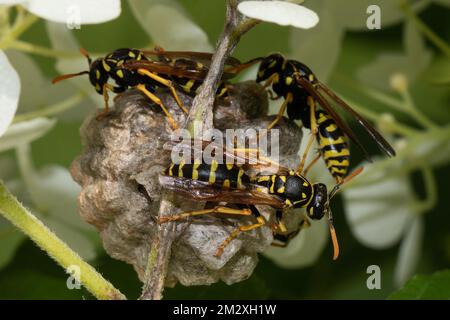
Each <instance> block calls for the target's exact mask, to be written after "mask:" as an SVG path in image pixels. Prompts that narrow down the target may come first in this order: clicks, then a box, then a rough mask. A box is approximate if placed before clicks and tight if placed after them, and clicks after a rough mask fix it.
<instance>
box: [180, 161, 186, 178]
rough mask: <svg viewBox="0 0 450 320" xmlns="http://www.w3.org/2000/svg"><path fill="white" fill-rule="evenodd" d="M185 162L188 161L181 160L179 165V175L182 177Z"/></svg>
mask: <svg viewBox="0 0 450 320" xmlns="http://www.w3.org/2000/svg"><path fill="white" fill-rule="evenodd" d="M185 163H186V162H185V161H184V160H181V161H180V165H179V167H178V177H180V178H183V167H184V165H185Z"/></svg>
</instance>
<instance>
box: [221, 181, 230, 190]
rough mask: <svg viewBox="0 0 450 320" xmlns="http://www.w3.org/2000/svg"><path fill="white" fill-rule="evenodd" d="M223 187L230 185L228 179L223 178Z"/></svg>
mask: <svg viewBox="0 0 450 320" xmlns="http://www.w3.org/2000/svg"><path fill="white" fill-rule="evenodd" d="M223 187H224V188H229V187H230V179H225V181H224V182H223Z"/></svg>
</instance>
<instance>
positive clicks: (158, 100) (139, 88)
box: [136, 84, 177, 130]
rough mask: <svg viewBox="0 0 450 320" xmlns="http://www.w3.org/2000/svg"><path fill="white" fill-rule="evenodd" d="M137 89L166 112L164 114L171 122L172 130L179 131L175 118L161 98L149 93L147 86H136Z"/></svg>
mask: <svg viewBox="0 0 450 320" xmlns="http://www.w3.org/2000/svg"><path fill="white" fill-rule="evenodd" d="M136 89H138V90H139V91H141V92H143V93H144V94H145V95H146V96H147V97H148V98H149V99H150V100H152V101H153V102H154V103H156V104H157V105H159V106H160V107H161V109H162V111H163V112H164V114H165V115H166V117H167V119H168V120H169V123H170V125H171V126H172V128H173V129H174V130H175V129H177V124H176V123H175V120H174V119H173V117H172V116H171V114H170V113H169V111H168V110H167V108H166V107H165V106H164V104H163V103H162V101H161V99H160V98H158V97H157V96H156V95H154V94H153V93H151V92H150V91H148V90H147V88H146V87H145V85H143V84H138V85H137V86H136Z"/></svg>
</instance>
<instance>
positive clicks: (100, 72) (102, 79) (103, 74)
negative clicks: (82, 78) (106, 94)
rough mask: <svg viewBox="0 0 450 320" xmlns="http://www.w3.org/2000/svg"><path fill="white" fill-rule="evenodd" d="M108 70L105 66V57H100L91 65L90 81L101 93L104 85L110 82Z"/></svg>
mask: <svg viewBox="0 0 450 320" xmlns="http://www.w3.org/2000/svg"><path fill="white" fill-rule="evenodd" d="M108 78H109V75H108V71H107V70H105V67H104V66H103V59H102V58H98V59H96V60H94V61H93V62H92V63H90V65H89V81H90V82H91V84H92V85H93V86H94V87H95V91H97V92H98V93H99V94H102V93H103V86H104V85H105V83H106V82H108Z"/></svg>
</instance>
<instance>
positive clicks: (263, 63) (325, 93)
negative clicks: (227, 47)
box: [235, 53, 395, 182]
mask: <svg viewBox="0 0 450 320" xmlns="http://www.w3.org/2000/svg"><path fill="white" fill-rule="evenodd" d="M257 62H259V63H260V65H259V70H258V74H257V78H256V81H257V82H264V86H265V87H269V86H271V88H272V90H273V91H274V92H275V94H276V95H277V96H276V97H274V98H273V99H278V98H280V97H283V98H284V102H283V104H282V106H281V107H280V110H279V112H278V115H277V118H276V119H275V120H274V121H273V122H272V123H271V124H270V126H269V129H271V128H273V127H274V126H275V125H276V124H277V123H278V122H279V121H280V119H281V118H282V117H283V115H284V113H285V111H287V114H288V117H289V118H290V119H292V120H299V119H300V120H302V122H303V125H304V126H305V127H306V128H308V129H310V130H311V132H312V135H311V139H310V141H309V143H308V145H307V147H306V148H307V149H309V148H310V147H311V145H312V142H313V140H314V137H316V140H317V142H318V144H319V154H318V156H317V157H316V158H315V159H314V160H313V161H312V162H311V164H310V165H309V166H308V168H309V167H310V166H311V165H312V164H313V163H314V162H315V161H317V160H318V159H319V158H320V157H322V158H323V159H324V160H325V163H326V166H327V168H328V170H329V171H330V173H331V175H332V176H333V177H334V178H335V179H336V181H338V182H339V181H341V180H342V179H343V178H344V177H345V176H346V175H347V170H348V167H349V158H350V149H349V146H348V141H347V137H349V138H350V139H351V140H352V141H353V142H355V143H356V144H357V145H358V147H359V148H360V149H361V150H362V151H363V152H364V154H365V156H366V158H367V159H369V160H370V157H369V156H368V153H367V151H366V149H365V148H364V146H363V145H362V144H361V143H360V142H359V140H358V139H357V138H356V136H355V135H354V134H353V132H352V130H351V129H350V128H349V127H348V126H347V125H346V123H345V122H344V121H343V120H342V118H341V117H340V116H339V114H338V113H337V112H336V111H335V110H334V109H333V107H332V106H331V104H330V102H329V101H328V99H330V100H332V101H333V102H334V103H335V104H336V105H338V106H339V107H341V108H342V109H343V110H344V111H346V112H347V113H349V114H350V115H351V116H352V117H354V118H355V119H356V120H357V122H358V123H359V124H360V125H361V126H362V127H363V128H364V129H365V130H366V132H367V133H368V134H369V135H370V136H371V138H372V139H373V140H374V141H375V142H376V143H377V144H378V146H379V147H380V148H381V149H382V150H383V151H384V152H385V153H386V154H387V155H388V156H394V155H395V151H394V149H393V148H392V147H391V146H390V144H389V143H388V142H387V141H386V140H385V139H384V138H383V137H382V136H381V134H380V133H379V132H378V131H377V130H375V129H374V128H373V127H372V126H371V125H370V124H369V123H368V122H367V121H366V120H365V119H364V118H363V117H362V116H360V115H359V114H358V113H357V112H356V111H354V110H353V109H352V108H351V107H350V106H349V105H348V104H346V103H345V102H344V101H343V100H342V99H340V98H339V97H338V96H337V95H336V94H335V93H334V92H333V91H332V90H331V89H330V88H328V87H327V86H326V85H325V84H323V83H322V82H320V81H319V80H318V79H317V77H316V76H315V75H314V73H313V72H312V71H311V70H310V69H309V68H308V67H307V66H306V65H305V64H303V63H301V62H298V61H295V60H289V59H286V58H285V57H284V56H283V55H281V54H279V53H274V54H271V55H269V56H267V57H259V58H255V59H252V60H250V61H248V62H246V63H243V64H242V65H241V66H240V67H237V68H235V71H241V70H243V69H245V68H247V67H248V66H251V65H253V64H254V63H257ZM327 98H328V99H327ZM319 106H320V109H319ZM305 154H307V152H306V153H305ZM305 160H306V159H305V158H303V159H302V161H301V164H300V168H299V171H302V168H303V166H304V165H305ZM306 171H308V170H306Z"/></svg>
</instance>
